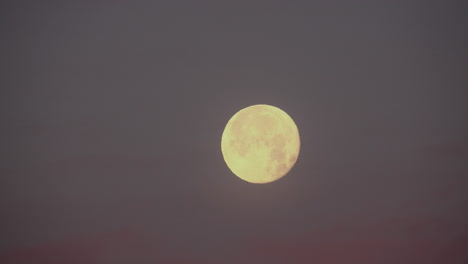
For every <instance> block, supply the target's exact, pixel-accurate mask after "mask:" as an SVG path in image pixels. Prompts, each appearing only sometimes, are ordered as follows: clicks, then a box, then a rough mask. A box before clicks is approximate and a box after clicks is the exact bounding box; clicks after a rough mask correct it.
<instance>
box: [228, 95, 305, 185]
mask: <svg viewBox="0 0 468 264" xmlns="http://www.w3.org/2000/svg"><path fill="white" fill-rule="evenodd" d="M299 149H300V139H299V131H298V129H297V126H296V124H295V123H294V121H293V120H292V118H291V117H290V116H289V115H288V114H286V112H284V111H283V110H281V109H279V108H277V107H274V106H271V105H264V104H259V105H252V106H249V107H246V108H244V109H242V110H240V111H239V112H237V113H236V114H235V115H234V116H232V117H231V119H230V120H229V121H228V123H227V125H226V127H225V129H224V132H223V135H222V138H221V152H222V153H223V157H224V161H225V162H226V164H227V166H228V167H229V169H230V170H231V171H232V172H233V173H234V174H235V175H237V176H238V177H239V178H241V179H243V180H245V181H248V182H251V183H268V182H272V181H276V180H278V179H280V178H282V177H283V176H284V175H286V174H287V173H288V172H289V171H290V170H291V168H292V167H293V166H294V164H295V163H296V160H297V158H298V156H299Z"/></svg>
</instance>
